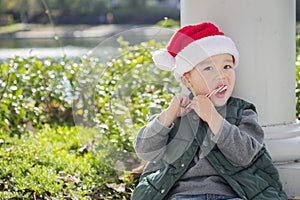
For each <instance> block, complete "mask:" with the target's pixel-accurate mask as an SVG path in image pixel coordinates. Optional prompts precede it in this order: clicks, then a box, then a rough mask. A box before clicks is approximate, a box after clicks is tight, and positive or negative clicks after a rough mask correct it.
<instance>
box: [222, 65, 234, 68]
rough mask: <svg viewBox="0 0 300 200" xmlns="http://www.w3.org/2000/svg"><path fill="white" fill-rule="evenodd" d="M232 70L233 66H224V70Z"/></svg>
mask: <svg viewBox="0 0 300 200" xmlns="http://www.w3.org/2000/svg"><path fill="white" fill-rule="evenodd" d="M231 68H232V66H231V65H225V66H224V69H231Z"/></svg>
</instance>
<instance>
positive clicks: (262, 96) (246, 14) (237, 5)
mask: <svg viewBox="0 0 300 200" xmlns="http://www.w3.org/2000/svg"><path fill="white" fill-rule="evenodd" d="M295 12H296V11H295V0H276V1H274V0H243V1H241V0H181V26H185V25H188V24H196V23H201V22H204V21H210V22H212V23H215V24H216V25H217V26H218V27H219V28H220V29H221V31H223V32H224V33H225V35H227V36H229V37H231V38H232V39H233V40H234V41H235V43H236V45H237V48H238V49H239V52H240V64H239V66H238V68H237V69H236V72H237V81H236V87H235V93H234V96H237V97H241V98H243V99H246V100H248V101H250V102H252V103H254V104H255V105H256V108H257V110H258V114H259V121H260V123H261V124H262V126H263V127H264V130H265V133H266V143H267V148H268V149H269V151H270V153H271V156H272V158H273V160H274V161H276V162H281V161H294V160H299V159H300V124H299V123H298V122H296V114H295V113H296V108H295V107H296V101H295V99H296V98H295V59H296V56H295V53H296V49H295V43H296V42H295V30H296V15H295ZM286 169H287V168H284V170H286ZM293 169H295V168H293ZM299 169H300V167H299V168H298V171H297V173H298V174H299ZM285 172H286V171H285ZM284 174H285V175H286V176H284V179H285V181H286V182H285V184H287V185H286V187H287V188H288V189H291V188H292V185H293V184H294V183H295V179H294V180H293V181H291V180H292V175H291V173H290V170H289V169H288V173H284ZM287 174H288V175H287ZM288 176H289V177H290V178H289V177H288ZM299 178H300V177H298V180H299ZM287 179H288V181H287ZM298 182H299V181H298ZM289 183H292V184H290V185H288V184H289ZM296 185H298V186H299V183H298V184H296ZM294 188H295V187H294ZM291 190H292V191H289V193H290V194H296V193H297V192H298V193H297V194H299V191H296V190H293V189H291Z"/></svg>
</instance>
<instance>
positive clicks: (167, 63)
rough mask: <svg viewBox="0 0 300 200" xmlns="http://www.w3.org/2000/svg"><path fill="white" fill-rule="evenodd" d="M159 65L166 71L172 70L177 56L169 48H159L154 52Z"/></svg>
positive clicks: (156, 63)
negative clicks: (170, 52)
mask: <svg viewBox="0 0 300 200" xmlns="http://www.w3.org/2000/svg"><path fill="white" fill-rule="evenodd" d="M152 59H153V61H154V63H155V65H156V66H157V67H159V68H160V69H162V70H165V71H172V70H173V69H174V67H175V58H174V57H173V56H172V55H171V54H169V52H168V51H167V50H157V51H155V52H154V53H153V54H152Z"/></svg>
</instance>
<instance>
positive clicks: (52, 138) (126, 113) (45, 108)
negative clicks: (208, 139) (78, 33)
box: [0, 38, 180, 199]
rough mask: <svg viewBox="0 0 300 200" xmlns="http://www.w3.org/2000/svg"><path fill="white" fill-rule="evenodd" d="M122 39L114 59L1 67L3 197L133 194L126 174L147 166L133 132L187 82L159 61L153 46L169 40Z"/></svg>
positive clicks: (29, 61)
mask: <svg viewBox="0 0 300 200" xmlns="http://www.w3.org/2000/svg"><path fill="white" fill-rule="evenodd" d="M118 42H119V44H120V48H118V49H117V55H116V56H114V57H111V58H108V59H107V60H103V59H101V58H99V57H97V56H96V55H86V56H83V57H82V58H78V59H77V60H76V59H75V60H69V59H67V58H62V59H59V60H55V59H50V58H48V59H39V58H37V57H28V58H22V57H15V58H11V59H9V60H7V61H5V62H3V63H2V64H1V65H0V70H1V74H0V85H1V86H2V87H1V89H0V160H1V161H0V172H1V173H0V191H2V192H0V197H4V196H5V197H10V198H25V199H26V198H29V199H34V198H37V199H39V198H40V199H42V198H43V199H46V198H47V197H49V196H50V197H51V198H52V197H53V199H68V198H69V199H70V198H71V199H84V198H86V199H89V198H92V199H122V198H127V197H128V194H130V188H132V187H134V181H132V180H131V179H130V178H128V177H127V176H125V179H124V178H122V180H119V176H120V174H119V173H122V171H124V170H125V171H129V170H130V169H132V167H137V166H138V164H139V161H138V160H137V158H136V157H135V155H134V154H133V152H134V150H133V147H132V142H133V138H134V137H135V134H136V133H137V131H138V129H139V128H140V127H141V126H142V125H144V124H145V123H146V122H147V120H148V119H149V117H150V115H152V114H154V113H157V112H160V110H161V109H163V108H165V107H166V106H167V102H168V101H169V100H170V99H171V98H172V96H173V95H174V94H175V93H177V92H179V90H180V88H179V87H178V83H177V82H176V81H175V79H174V78H173V75H172V74H171V72H162V71H161V70H159V69H158V68H157V67H155V66H153V63H152V60H151V52H153V51H154V50H155V49H157V48H161V47H162V46H163V44H161V43H156V42H155V41H154V40H151V41H148V42H142V43H140V44H137V45H134V46H131V45H130V44H129V43H128V42H127V41H124V40H123V39H122V38H119V40H118ZM74 125H76V126H74ZM50 127H51V128H50ZM117 163H119V164H120V163H121V164H122V165H125V168H121V169H120V168H117V167H116V166H117ZM128 166H130V167H131V168H130V169H129V170H128ZM116 170H117V171H116ZM117 172H118V174H117ZM66 177H69V178H71V179H72V181H70V180H66ZM126 177H127V178H126ZM76 180H77V181H76ZM108 182H110V183H112V184H117V185H115V186H114V185H113V186H112V185H110V184H108ZM122 184H123V185H122ZM124 184H125V185H124ZM120 185H121V186H122V188H124V190H122V191H121V192H120V191H118V190H117V189H116V188H117V187H119V186H120ZM1 195H2V196H1Z"/></svg>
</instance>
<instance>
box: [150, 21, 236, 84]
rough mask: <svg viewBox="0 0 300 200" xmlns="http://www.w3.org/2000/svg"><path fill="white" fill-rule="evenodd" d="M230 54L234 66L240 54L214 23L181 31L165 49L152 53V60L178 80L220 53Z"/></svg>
mask: <svg viewBox="0 0 300 200" xmlns="http://www.w3.org/2000/svg"><path fill="white" fill-rule="evenodd" d="M223 53H229V54H231V55H232V56H233V58H234V64H235V67H236V66H237V65H238V62H239V52H238V50H237V48H236V46H235V44H234V42H233V41H232V40H231V39H230V38H229V37H226V36H225V35H224V33H222V32H220V31H219V29H218V28H217V27H216V26H215V25H214V24H212V23H208V22H205V23H202V24H198V25H189V26H185V27H183V28H181V29H179V30H178V31H177V32H176V33H175V34H174V35H173V37H172V38H171V39H170V42H169V44H168V45H167V48H166V49H162V50H157V51H155V52H154V53H153V56H152V58H153V61H154V63H155V64H156V66H158V67H159V68H160V69H162V70H166V71H173V72H174V75H175V77H176V79H177V80H179V79H180V77H181V76H182V75H183V74H184V73H186V72H188V71H190V70H192V69H193V67H195V66H196V65H197V64H198V63H200V62H201V61H203V60H205V59H207V58H209V57H211V56H213V55H217V54H223Z"/></svg>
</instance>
